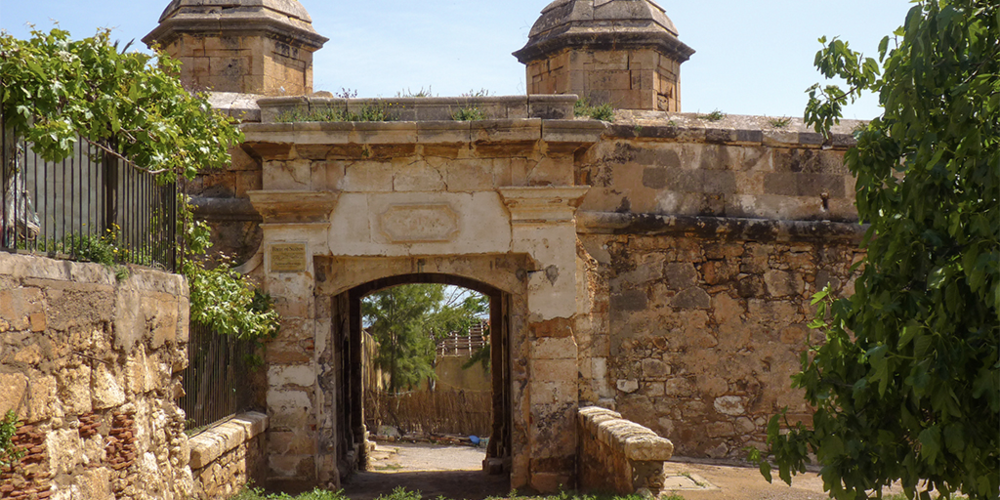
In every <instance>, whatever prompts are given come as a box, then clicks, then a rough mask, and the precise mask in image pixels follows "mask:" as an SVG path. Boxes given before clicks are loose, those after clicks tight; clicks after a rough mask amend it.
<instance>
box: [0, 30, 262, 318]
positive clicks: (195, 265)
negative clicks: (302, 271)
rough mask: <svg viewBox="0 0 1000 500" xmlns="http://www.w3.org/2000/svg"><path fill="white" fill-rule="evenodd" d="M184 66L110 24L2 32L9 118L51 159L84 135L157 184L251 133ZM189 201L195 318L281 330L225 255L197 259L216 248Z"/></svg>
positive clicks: (198, 168)
mask: <svg viewBox="0 0 1000 500" xmlns="http://www.w3.org/2000/svg"><path fill="white" fill-rule="evenodd" d="M177 72H178V63H177V62H176V61H174V60H172V59H170V58H169V57H168V56H166V55H165V54H162V53H157V54H156V55H155V56H150V55H147V54H142V53H139V52H127V46H126V47H125V48H124V49H123V50H122V51H119V50H118V44H117V43H111V41H110V39H109V32H108V30H101V31H98V33H97V34H96V35H95V36H93V37H91V38H85V39H82V40H72V39H70V35H69V33H68V32H66V31H63V30H60V29H53V30H52V31H51V32H49V33H46V32H42V31H37V30H36V31H32V38H31V39H29V40H19V39H16V38H13V37H11V36H9V35H0V86H2V87H0V106H2V111H3V117H4V126H5V127H8V128H11V129H13V130H14V132H15V133H16V134H17V135H19V136H23V137H25V138H26V139H27V140H28V141H29V142H30V143H31V144H32V150H33V151H35V152H36V153H38V154H39V156H41V157H42V158H43V159H45V160H47V161H61V160H62V159H64V158H67V157H68V156H70V155H71V154H72V152H73V149H74V145H75V144H76V143H77V142H78V141H80V140H82V141H85V142H87V143H88V144H90V145H93V146H96V147H98V148H101V149H103V150H104V151H105V152H107V153H110V154H112V155H115V156H118V157H119V158H121V159H122V160H123V161H124V162H125V163H126V164H127V165H129V167H130V168H134V169H137V170H140V171H144V172H148V173H151V174H155V175H156V178H157V181H158V182H162V183H167V182H173V181H175V180H177V178H178V177H183V178H186V179H193V178H194V177H195V176H196V175H197V174H198V173H200V172H202V171H204V170H208V169H218V168H223V167H225V166H227V165H228V164H229V163H230V156H229V147H230V146H232V145H234V144H237V143H239V142H240V141H242V139H243V135H242V133H241V132H240V130H239V129H238V128H237V127H235V126H234V124H232V123H231V122H230V119H229V118H227V117H225V116H223V115H222V114H221V113H219V112H218V111H216V110H213V109H212V107H211V106H210V105H209V103H208V101H207V99H206V98H205V96H204V95H201V94H191V93H188V92H187V91H186V90H184V88H183V87H182V86H181V83H180V81H179V80H178V79H177V78H176V77H175V76H174V75H175V74H176V73H177ZM181 205H182V209H181V214H180V216H181V217H180V218H179V219H180V220H181V221H182V222H183V229H184V231H183V233H184V240H185V244H184V245H183V248H182V249H183V250H184V251H185V254H186V258H185V259H184V263H183V264H182V266H181V269H180V271H181V273H182V274H184V275H186V276H187V278H188V280H189V282H190V290H191V317H192V318H193V319H195V320H197V321H200V322H202V323H204V324H207V325H208V326H211V327H213V328H215V329H216V330H217V331H219V332H222V333H229V334H234V335H237V336H240V337H250V338H255V337H260V336H264V335H268V334H271V333H274V332H275V331H276V330H277V324H278V318H277V314H276V313H275V312H274V311H273V310H271V308H270V305H269V304H268V301H267V300H265V298H264V297H262V296H261V295H260V294H259V293H258V292H257V291H256V289H255V288H254V287H253V285H252V283H250V282H249V281H247V280H246V279H245V278H244V277H243V276H240V275H239V274H238V273H236V272H235V271H233V270H232V269H231V268H230V266H229V265H228V262H226V261H222V262H220V263H218V265H216V266H215V267H212V268H209V267H206V266H205V262H204V261H203V260H200V259H194V258H191V257H194V256H203V255H204V254H205V252H206V251H207V249H208V246H209V244H208V241H209V238H208V229H207V227H206V226H205V225H204V224H200V223H196V222H195V221H194V220H193V218H192V216H191V211H190V207H189V206H188V205H187V204H186V203H182V204H181Z"/></svg>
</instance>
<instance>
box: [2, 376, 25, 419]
mask: <svg viewBox="0 0 1000 500" xmlns="http://www.w3.org/2000/svg"><path fill="white" fill-rule="evenodd" d="M27 389H28V377H26V376H24V375H23V374H21V373H0V415H2V414H6V413H7V411H8V410H14V411H18V409H19V408H21V405H22V404H24V402H25V399H26V398H25V395H26V392H27Z"/></svg>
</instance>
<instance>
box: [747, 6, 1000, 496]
mask: <svg viewBox="0 0 1000 500" xmlns="http://www.w3.org/2000/svg"><path fill="white" fill-rule="evenodd" d="M915 3H916V5H915V6H914V7H913V8H912V9H911V10H910V12H909V13H908V15H907V17H906V21H905V25H904V26H903V27H901V28H900V29H899V30H897V31H896V32H895V34H894V35H895V36H893V37H887V38H885V39H884V40H883V41H882V43H881V45H880V47H879V61H876V60H874V59H871V58H864V57H862V55H861V54H858V53H856V52H854V51H852V50H850V49H849V47H848V45H847V43H845V42H842V41H840V40H833V41H832V42H830V43H826V40H825V39H823V40H821V42H822V43H824V44H825V46H824V48H823V49H822V50H821V51H820V52H819V53H818V54H817V56H816V66H817V67H818V68H819V69H820V71H821V72H822V74H823V75H824V76H826V77H828V78H829V77H841V78H843V79H845V80H846V82H847V84H848V85H849V86H850V88H849V89H848V90H846V91H844V90H841V89H840V88H838V87H836V86H829V87H825V88H820V87H819V86H815V87H813V88H812V89H810V102H809V105H808V107H807V109H806V118H807V119H808V120H809V121H810V122H811V123H813V124H814V125H815V127H816V129H817V130H818V131H820V132H823V133H825V134H826V133H828V130H829V127H830V126H831V125H832V124H834V123H836V122H837V121H838V119H839V117H840V116H841V107H842V106H843V105H845V104H847V103H849V102H851V101H853V100H854V99H856V98H857V97H858V96H859V95H860V93H861V92H862V91H865V90H871V91H873V92H875V93H877V94H878V96H879V99H880V103H881V105H882V107H883V110H884V111H883V115H882V116H881V117H879V118H876V119H874V120H872V121H871V122H870V123H869V124H868V125H867V126H866V127H864V128H863V129H860V130H859V131H858V132H857V133H856V137H857V146H856V147H853V148H851V149H850V150H849V151H848V152H847V155H846V163H847V165H848V167H849V168H850V170H851V172H852V173H853V174H854V175H855V176H856V178H857V207H858V213H859V215H860V218H861V220H862V222H866V223H870V224H871V229H870V230H869V232H868V234H867V235H866V237H865V240H864V245H865V247H866V249H867V258H866V259H865V261H864V263H863V265H864V269H863V271H862V272H861V275H860V277H859V278H858V280H857V282H856V287H855V288H856V293H855V295H854V296H853V297H851V298H849V299H840V300H832V299H831V298H830V297H829V296H827V294H826V292H823V293H821V294H818V295H817V297H816V299H815V301H814V303H815V304H816V305H817V306H818V307H819V310H818V315H817V320H816V321H815V322H814V324H813V327H816V328H820V329H822V330H823V331H825V333H826V338H827V340H826V342H825V343H824V344H823V345H820V346H818V347H815V348H811V349H810V350H809V351H808V352H806V353H804V354H803V359H802V372H801V373H799V374H797V375H796V376H794V377H793V385H794V386H795V387H800V388H803V389H805V395H806V399H807V400H808V401H809V403H811V404H812V405H813V406H814V409H815V412H814V415H813V425H812V427H811V428H807V427H805V426H802V425H798V426H796V427H794V428H792V429H790V430H789V432H788V433H787V434H784V435H783V434H782V432H781V429H780V427H781V425H780V424H781V419H780V416H779V417H775V418H774V419H772V420H771V422H770V426H769V429H768V443H769V446H770V450H769V451H770V453H771V457H772V458H773V460H774V462H775V463H776V464H777V466H778V469H779V472H780V476H781V478H782V479H784V480H785V481H790V479H791V475H792V474H793V473H797V472H802V471H804V470H805V468H804V467H805V463H806V462H807V456H808V454H809V453H815V456H816V458H817V459H818V461H819V462H820V464H821V465H822V467H823V468H822V478H823V481H824V484H825V487H826V488H827V489H828V490H829V491H830V493H831V496H833V497H834V498H837V499H862V498H869V495H872V496H874V497H877V498H881V495H882V494H881V489H882V488H884V487H886V486H889V485H890V483H892V482H893V481H897V480H898V481H900V482H901V484H902V486H903V487H904V490H905V494H906V496H907V497H908V498H914V497H915V496H916V497H919V498H920V499H923V500H929V499H931V498H933V497H943V498H951V497H952V496H953V495H954V494H956V493H957V492H961V493H962V494H964V495H967V496H968V497H969V498H973V499H987V498H992V499H995V498H997V496H998V489H1000V371H998V370H1000V364H998V355H997V353H998V339H1000V327H998V323H1000V320H998V310H1000V289H998V287H1000V279H998V265H1000V249H998V241H1000V217H998V214H1000V4H998V3H997V2H995V1H993V0H989V1H985V0H923V1H919V2H915ZM786 426H787V423H786ZM758 458H764V457H760V456H758ZM761 472H762V473H764V475H765V476H766V477H767V478H768V479H770V477H771V476H770V474H771V466H770V465H768V464H767V463H766V462H762V463H761Z"/></svg>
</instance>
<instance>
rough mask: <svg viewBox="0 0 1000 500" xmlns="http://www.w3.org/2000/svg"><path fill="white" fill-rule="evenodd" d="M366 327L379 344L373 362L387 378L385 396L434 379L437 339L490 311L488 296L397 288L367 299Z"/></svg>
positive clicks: (428, 286)
mask: <svg viewBox="0 0 1000 500" xmlns="http://www.w3.org/2000/svg"><path fill="white" fill-rule="evenodd" d="M361 307H362V314H363V316H364V324H365V325H367V326H368V330H369V332H370V333H371V334H372V336H373V337H374V338H375V341H376V342H377V343H378V347H379V349H378V355H377V356H376V358H375V363H376V364H377V365H378V366H379V368H381V369H382V370H384V371H385V372H386V373H388V374H389V392H391V393H397V392H399V391H400V390H401V389H409V388H413V387H416V386H418V385H419V384H420V383H421V382H423V381H425V380H428V379H430V378H433V377H434V358H435V355H436V351H435V347H436V345H437V340H439V339H441V338H444V337H445V336H447V335H448V334H450V333H451V332H465V333H467V332H468V331H469V328H470V327H471V326H472V325H473V323H475V322H478V321H479V318H480V317H481V316H482V315H483V314H485V313H486V312H487V311H488V310H489V298H488V297H485V296H483V295H481V294H478V293H476V292H473V291H471V290H465V289H459V288H456V287H448V286H445V285H438V284H410V285H399V286H396V287H393V288H389V289H386V290H381V291H378V292H375V293H372V294H371V295H369V296H367V297H365V299H364V300H363V302H362V306H361Z"/></svg>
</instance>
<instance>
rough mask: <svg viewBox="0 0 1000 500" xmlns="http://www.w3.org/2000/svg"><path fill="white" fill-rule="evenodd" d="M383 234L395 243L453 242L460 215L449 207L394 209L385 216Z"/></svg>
mask: <svg viewBox="0 0 1000 500" xmlns="http://www.w3.org/2000/svg"><path fill="white" fill-rule="evenodd" d="M381 222H382V224H381V228H382V233H383V234H385V235H386V236H387V237H388V239H389V241H391V242H393V243H425V242H439V241H451V240H453V239H455V235H457V234H458V214H456V213H455V211H454V210H452V209H451V207H450V206H449V205H447V204H431V205H393V206H391V207H389V209H388V210H386V211H385V213H383V214H382V215H381Z"/></svg>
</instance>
